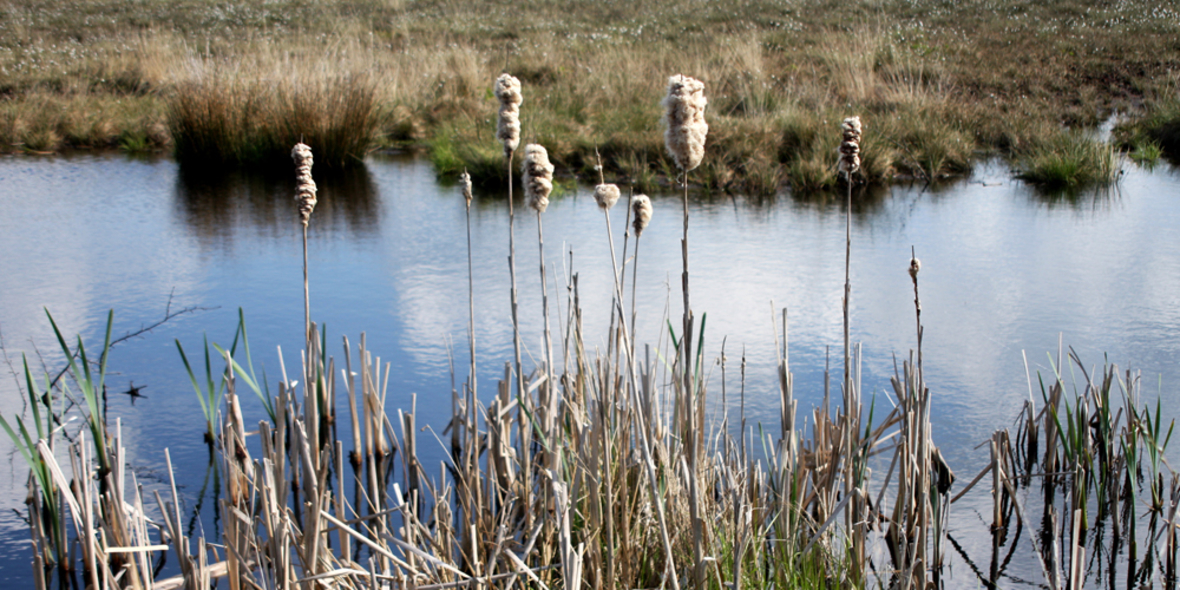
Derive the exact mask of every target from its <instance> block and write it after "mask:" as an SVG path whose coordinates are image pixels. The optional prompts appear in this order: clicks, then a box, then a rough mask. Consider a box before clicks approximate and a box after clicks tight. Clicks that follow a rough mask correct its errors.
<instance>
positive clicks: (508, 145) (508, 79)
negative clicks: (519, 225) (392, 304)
mask: <svg viewBox="0 0 1180 590" xmlns="http://www.w3.org/2000/svg"><path fill="white" fill-rule="evenodd" d="M495 94H496V99H497V100H499V101H500V116H499V118H498V120H497V122H496V139H498V140H499V141H500V143H501V144H503V145H504V160H505V165H506V166H507V171H508V271H509V274H510V275H511V280H512V294H511V298H512V345H513V352H514V354H515V357H516V358H515V361H516V367H515V368H516V380H517V390H516V391H517V395H518V396H519V397H521V398H523V397H524V381H523V380H522V375H521V366H520V318H519V315H518V312H517V301H516V211H515V207H514V204H513V202H512V155H513V154H514V153H515V152H516V148H517V147H518V146H519V145H520V103H521V102H522V101H523V98H522V97H521V93H520V80H517V79H516V77H514V76H512V75H511V74H501V75H500V77H499V78H496V86H495Z"/></svg>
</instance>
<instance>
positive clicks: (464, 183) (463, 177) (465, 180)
mask: <svg viewBox="0 0 1180 590" xmlns="http://www.w3.org/2000/svg"><path fill="white" fill-rule="evenodd" d="M459 186H460V187H462V188H463V198H464V199H467V208H468V209H470V208H471V175H470V174H468V173H467V171H466V170H464V171H463V174H460V175H459Z"/></svg>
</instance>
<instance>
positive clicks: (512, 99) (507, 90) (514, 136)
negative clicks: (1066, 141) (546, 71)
mask: <svg viewBox="0 0 1180 590" xmlns="http://www.w3.org/2000/svg"><path fill="white" fill-rule="evenodd" d="M495 92H496V98H497V99H498V100H499V101H500V119H499V121H498V122H497V125H496V139H498V140H500V141H501V142H503V143H504V153H506V154H507V153H512V152H514V151H516V148H517V147H518V146H520V103H521V102H522V101H523V100H524V99H523V98H522V97H521V95H520V80H517V79H516V77H515V76H512V75H511V74H500V77H499V78H496V90H495Z"/></svg>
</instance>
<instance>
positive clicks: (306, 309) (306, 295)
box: [303, 225, 312, 342]
mask: <svg viewBox="0 0 1180 590" xmlns="http://www.w3.org/2000/svg"><path fill="white" fill-rule="evenodd" d="M303 336H304V339H305V340H306V341H307V342H310V341H311V339H312V335H311V297H310V292H309V290H308V280H307V225H304V226H303Z"/></svg>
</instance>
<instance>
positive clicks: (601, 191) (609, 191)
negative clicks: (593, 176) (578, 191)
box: [594, 184, 619, 211]
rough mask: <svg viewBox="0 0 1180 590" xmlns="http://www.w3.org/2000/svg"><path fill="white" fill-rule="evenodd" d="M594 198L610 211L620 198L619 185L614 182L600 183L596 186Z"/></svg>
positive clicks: (600, 205)
mask: <svg viewBox="0 0 1180 590" xmlns="http://www.w3.org/2000/svg"><path fill="white" fill-rule="evenodd" d="M594 200H595V201H598V206H599V207H601V208H602V210H604V211H609V210H610V208H611V207H614V206H615V203H616V202H618V200H619V187H618V186H615V185H613V184H600V185H598V186H596V187H594Z"/></svg>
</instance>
